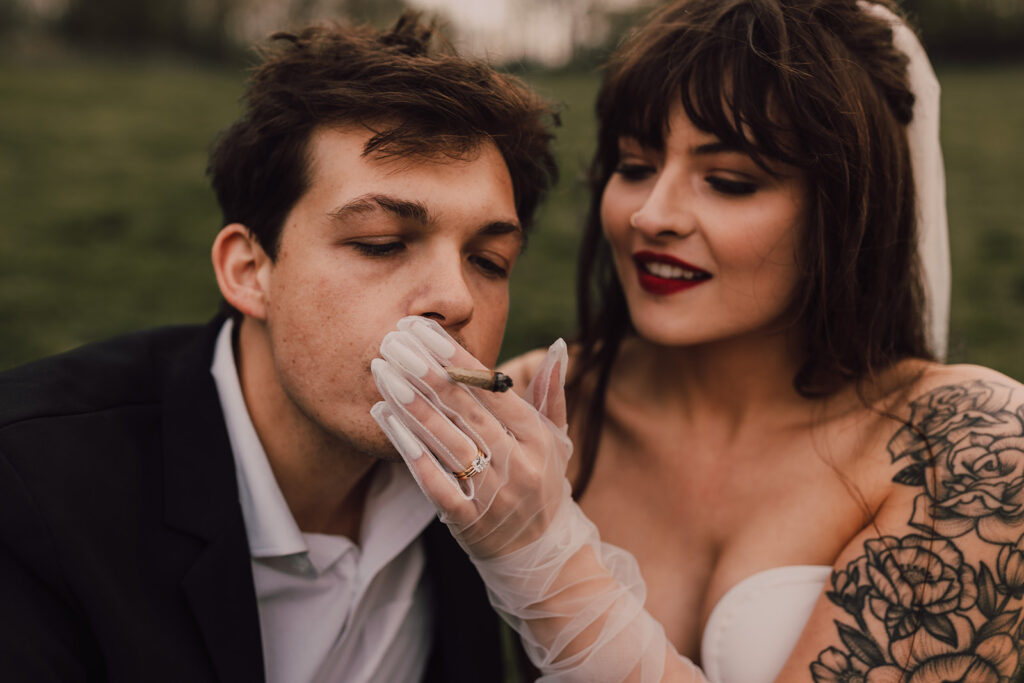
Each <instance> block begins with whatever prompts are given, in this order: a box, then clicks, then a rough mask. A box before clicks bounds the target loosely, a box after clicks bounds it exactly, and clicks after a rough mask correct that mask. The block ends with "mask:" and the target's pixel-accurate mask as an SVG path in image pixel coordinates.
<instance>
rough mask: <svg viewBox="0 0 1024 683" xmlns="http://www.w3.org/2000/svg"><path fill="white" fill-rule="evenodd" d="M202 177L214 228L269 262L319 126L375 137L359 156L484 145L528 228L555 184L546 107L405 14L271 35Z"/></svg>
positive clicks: (306, 180) (305, 181) (430, 153)
mask: <svg viewBox="0 0 1024 683" xmlns="http://www.w3.org/2000/svg"><path fill="white" fill-rule="evenodd" d="M262 56H263V60H262V62H261V63H260V64H259V65H258V66H257V67H256V68H255V70H254V71H253V73H252V75H251V77H250V79H249V81H248V84H247V88H246V91H245V94H244V96H243V98H242V101H243V105H244V111H243V114H242V116H241V118H239V120H238V121H236V122H235V123H234V124H233V125H232V126H231V127H230V128H228V129H227V130H226V131H224V132H223V133H221V135H220V136H219V137H218V139H217V140H216V142H215V144H214V147H213V150H212V152H211V154H210V162H209V166H208V169H207V173H208V174H209V176H210V179H211V183H212V185H213V189H214V191H215V192H216V194H217V200H218V202H219V203H220V207H221V211H222V212H223V218H224V224H225V225H227V224H229V223H241V224H243V225H245V226H246V227H247V228H248V229H249V230H250V231H251V233H252V234H253V235H254V236H255V237H256V239H257V240H258V241H259V243H260V245H261V246H262V247H263V249H264V250H265V251H266V253H267V254H268V255H269V256H270V258H271V259H273V258H275V257H276V255H277V248H278V244H279V239H280V233H281V229H282V227H283V223H284V219H285V217H286V216H287V215H288V213H289V212H290V211H291V209H292V207H293V206H294V205H295V203H296V202H297V201H298V200H299V199H300V198H301V197H302V195H303V194H304V193H305V192H306V190H307V189H308V188H309V184H310V168H309V151H308V143H309V140H310V137H311V135H312V133H313V131H314V130H315V129H317V128H319V127H322V126H332V125H341V124H357V125H364V126H366V127H367V128H368V129H370V130H372V131H374V133H375V134H374V135H373V136H372V137H371V138H370V139H369V141H368V142H367V143H366V146H365V149H364V154H367V155H374V156H375V157H378V158H379V157H407V156H410V157H416V156H418V157H425V158H437V157H449V158H453V159H462V158H468V157H470V156H471V155H473V154H474V153H476V151H477V150H478V148H479V146H480V145H481V144H482V143H486V142H493V143H494V144H495V146H496V147H497V148H498V150H499V151H500V152H501V155H502V157H503V158H504V160H505V164H506V165H507V167H508V171H509V175H510V176H511V179H512V187H513V191H514V194H515V204H516V212H517V214H518V217H519V220H520V222H521V223H522V225H523V228H524V229H526V228H528V227H529V225H530V224H531V222H532V219H533V215H534V212H535V210H536V208H537V205H538V203H539V202H540V200H541V198H542V196H543V194H544V193H545V192H546V191H547V189H548V188H549V187H550V185H551V184H552V183H553V182H554V180H555V178H556V173H557V171H556V166H555V160H554V157H553V155H552V153H551V149H550V143H551V140H552V133H551V130H550V127H551V125H554V124H557V117H556V116H555V114H554V112H553V111H552V110H551V108H550V107H549V106H548V105H547V103H545V102H544V101H543V100H541V99H540V98H539V97H537V96H536V95H535V94H533V93H532V92H531V91H530V90H529V89H528V88H527V87H526V86H525V85H524V84H523V83H522V82H521V81H520V80H518V79H516V78H514V77H512V76H508V75H504V74H500V73H498V72H497V71H495V70H494V69H493V68H492V67H490V66H488V65H487V64H485V63H483V62H478V61H473V60H469V59H464V58H462V57H459V56H458V55H456V54H455V53H454V51H452V50H451V49H450V48H449V47H448V46H447V45H445V44H441V41H440V40H439V39H438V38H437V37H436V36H435V29H434V27H433V26H432V25H427V24H424V23H422V22H421V21H420V19H419V16H418V14H416V13H413V12H407V13H406V14H403V15H402V17H401V18H399V20H398V21H397V22H396V23H395V25H394V26H393V27H392V28H391V29H389V30H387V31H383V32H380V31H377V30H375V29H373V28H371V27H368V26H362V27H348V26H341V25H338V24H331V25H317V26H311V27H309V28H306V29H304V30H302V31H299V32H298V33H277V34H275V35H273V36H271V40H270V42H269V44H268V45H267V46H266V47H265V48H264V49H263V51H262Z"/></svg>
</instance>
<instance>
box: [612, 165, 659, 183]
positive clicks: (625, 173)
mask: <svg viewBox="0 0 1024 683" xmlns="http://www.w3.org/2000/svg"><path fill="white" fill-rule="evenodd" d="M654 172H655V169H654V167H653V166H651V165H649V164H638V163H635V162H627V161H623V162H621V163H619V165H618V166H616V167H615V173H616V174H618V175H620V176H622V177H623V178H625V179H626V180H643V179H645V178H649V177H650V176H652V175H654Z"/></svg>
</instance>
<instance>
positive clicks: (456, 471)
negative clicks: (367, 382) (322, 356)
mask: <svg viewBox="0 0 1024 683" xmlns="http://www.w3.org/2000/svg"><path fill="white" fill-rule="evenodd" d="M381 355H382V356H383V357H384V358H383V360H382V359H376V360H374V362H373V364H372V370H373V375H374V378H375V379H376V382H377V386H378V388H379V389H380V392H381V395H382V396H383V397H384V400H383V401H382V402H380V403H378V404H376V405H375V406H374V407H373V410H372V414H373V416H374V418H375V419H376V420H377V423H378V424H379V425H380V426H381V428H382V429H383V430H384V432H385V433H386V434H387V435H388V438H390V439H391V442H392V443H393V444H394V446H395V448H396V449H397V450H398V452H399V453H400V454H401V455H402V457H403V458H404V460H405V462H406V464H407V465H408V466H409V469H410V471H411V472H412V474H413V476H414V477H415V478H416V481H417V482H418V483H419V485H420V487H421V488H422V489H423V491H424V493H425V494H426V495H427V497H428V498H429V499H430V500H431V501H432V502H433V503H434V505H435V506H436V507H437V509H438V512H439V516H440V518H441V520H442V521H443V522H445V523H446V524H447V525H448V527H449V529H450V530H451V532H452V534H453V536H455V538H456V539H457V540H458V542H459V544H460V545H461V546H462V547H463V548H464V549H465V550H466V552H467V553H468V554H469V556H470V558H471V560H472V561H473V563H474V565H475V566H476V567H477V570H478V571H479V572H480V575H481V577H482V578H483V580H484V582H485V583H486V584H487V588H488V592H489V595H490V599H491V604H492V605H493V606H494V607H495V609H496V610H497V611H498V612H499V613H500V614H501V615H502V617H503V618H504V619H505V620H506V621H507V622H508V623H509V624H510V625H511V626H512V627H513V628H514V629H515V630H516V631H518V632H519V634H520V636H521V637H522V640H523V644H524V647H525V649H526V652H527V654H528V655H529V657H530V659H531V661H532V662H533V663H534V665H535V666H537V667H538V668H539V669H540V670H541V671H542V672H543V674H544V676H543V677H542V679H541V680H543V681H587V682H588V683H589V682H592V681H626V680H629V681H645V682H646V681H661V680H680V681H691V680H704V678H703V676H702V675H701V674H700V672H699V671H698V670H697V669H696V667H694V666H693V665H692V664H691V663H690V662H689V660H686V659H684V658H682V657H680V656H679V655H678V654H676V653H675V650H674V649H673V648H672V647H671V645H670V644H669V643H668V642H667V640H666V638H665V634H664V631H663V629H662V627H661V625H660V624H658V623H657V622H656V621H655V620H654V619H653V618H652V617H651V616H650V615H649V614H648V613H647V612H646V611H645V610H644V598H645V587H644V583H643V579H642V578H641V576H640V572H639V568H638V567H637V564H636V561H635V560H634V558H633V556H632V555H630V554H629V553H627V552H625V551H624V550H622V549H620V548H616V547H615V546H611V545H609V544H606V543H601V540H600V537H599V535H598V532H597V528H596V527H595V526H594V525H593V523H591V521H590V520H589V519H587V517H586V516H585V515H584V514H583V512H582V510H580V508H579V506H578V505H576V503H575V502H574V501H573V500H572V497H571V491H570V486H569V482H568V481H567V480H566V478H565V469H566V463H567V462H568V460H569V457H570V455H571V454H572V443H571V442H570V441H569V439H568V437H567V435H566V426H565V398H564V393H563V390H562V385H563V383H564V380H565V370H566V365H567V362H568V356H567V351H566V347H565V343H564V342H563V341H562V340H558V341H557V342H555V343H554V344H553V345H552V346H551V348H550V349H549V350H548V354H547V356H546V357H545V359H544V361H543V363H541V366H540V369H539V370H538V372H537V374H536V375H535V377H534V380H533V382H532V383H531V385H530V388H529V390H528V392H527V395H528V396H529V397H530V398H531V401H532V403H530V402H527V401H524V400H523V399H521V398H519V397H518V396H517V395H515V394H514V393H512V392H508V393H492V392H489V391H486V390H483V389H476V388H469V387H467V386H465V385H463V384H457V383H455V382H453V381H452V380H451V379H450V378H449V375H448V373H447V371H446V370H445V368H446V367H462V368H469V369H476V370H485V368H484V366H482V365H481V364H480V363H479V362H478V361H477V360H476V359H475V358H473V356H472V355H470V354H469V353H468V352H467V351H466V350H465V349H463V348H462V347H460V346H459V345H458V344H457V343H456V342H455V341H454V340H453V339H451V337H449V336H448V335H447V334H446V333H445V332H444V330H443V329H442V328H441V327H440V326H439V325H437V324H436V323H434V322H433V321H431V320H429V319H426V318H420V317H410V318H404V319H402V320H401V321H400V322H399V323H398V331H396V332H392V333H390V334H388V335H387V337H385V338H384V341H383V342H382V343H381ZM535 406H536V407H535Z"/></svg>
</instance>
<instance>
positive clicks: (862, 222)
mask: <svg viewBox="0 0 1024 683" xmlns="http://www.w3.org/2000/svg"><path fill="white" fill-rule="evenodd" d="M894 26H895V35H896V39H895V41H894V38H893V35H894ZM894 42H896V43H900V44H901V45H902V47H901V45H900V44H897V45H894ZM908 45H909V47H908ZM915 50H916V51H918V52H919V51H920V48H919V46H917V44H916V41H913V40H911V39H910V36H909V32H908V30H907V29H906V27H905V26H903V25H902V24H900V23H899V21H898V20H897V19H896V17H895V16H894V14H893V12H892V7H891V6H890V5H889V4H888V3H877V4H872V3H861V4H857V3H855V2H852V1H850V0H679V1H677V2H675V3H673V4H671V5H670V6H668V7H666V8H664V9H662V10H660V11H659V12H657V13H655V14H654V15H653V16H652V17H651V18H650V19H649V20H648V21H647V22H646V23H645V24H644V25H643V26H642V27H640V28H639V29H638V30H637V31H636V32H634V34H633V35H632V36H631V37H630V38H629V40H628V41H627V42H626V44H625V45H624V46H623V47H622V48H621V49H620V51H619V53H618V54H617V56H616V57H615V58H614V59H613V60H612V63H611V66H610V68H609V70H608V73H607V77H606V80H605V83H604V87H603V89H602V92H601V94H600V96H599V101H598V118H599V125H600V133H599V140H598V151H597V156H596V161H595V164H594V173H593V183H594V201H593V205H592V212H591V218H590V221H589V223H588V228H587V233H586V235H585V239H584V247H583V252H582V260H581V264H582V268H581V271H582V273H581V286H580V306H581V309H580V310H581V316H580V317H581V323H582V334H581V339H580V343H579V344H578V345H575V346H574V347H573V349H572V354H571V360H568V361H567V359H566V356H565V355H564V353H563V352H562V351H561V350H560V349H559V347H558V346H557V345H556V346H555V347H552V349H551V350H550V351H549V352H548V353H547V354H534V355H528V356H526V357H524V358H522V359H519V360H517V361H514V362H513V363H511V364H510V366H509V367H508V368H507V369H506V370H507V372H508V373H509V374H511V375H513V376H514V378H515V380H516V382H517V384H518V385H520V386H524V385H525V382H526V378H527V377H529V376H533V377H535V379H534V382H533V384H532V385H531V387H530V389H529V391H528V392H527V397H528V399H529V401H530V403H532V404H533V405H535V406H537V408H538V409H539V412H540V413H541V414H542V415H543V416H544V417H543V418H541V417H537V414H536V413H534V412H533V411H531V410H530V409H529V407H528V406H527V404H526V403H525V402H522V401H517V400H516V399H515V398H514V397H511V396H502V395H494V394H489V393H487V392H483V391H479V390H476V389H472V390H470V389H466V388H464V387H462V386H457V385H453V384H451V383H450V382H447V381H446V377H447V376H446V375H445V373H444V371H443V369H442V368H443V366H449V365H456V366H470V367H473V366H474V361H473V359H472V358H471V357H469V356H468V354H466V353H465V352H464V351H463V350H462V349H459V348H458V347H457V346H456V345H454V344H453V343H452V342H451V341H450V340H448V339H446V338H445V337H443V336H442V334H443V332H442V331H441V328H440V327H439V326H434V325H432V324H431V323H429V322H426V321H423V320H405V321H403V322H402V323H400V325H399V328H400V331H399V332H396V333H393V334H392V335H389V336H388V338H386V339H385V341H384V343H383V344H382V348H381V350H382V355H383V356H384V358H385V359H386V360H384V361H378V362H376V363H375V367H374V373H375V375H376V376H377V380H378V386H379V387H380V388H381V392H382V394H383V395H384V397H385V403H382V404H378V407H377V408H375V410H374V414H375V416H376V417H377V419H378V422H380V424H381V425H382V427H383V428H384V429H385V431H386V432H388V434H389V435H390V436H391V438H392V441H393V442H395V444H396V447H397V448H398V449H399V451H400V452H401V453H402V455H403V456H404V457H405V458H406V460H407V462H408V464H409V465H410V468H411V469H412V471H413V473H414V474H415V475H416V476H417V478H418V480H419V481H420V483H421V486H422V487H423V488H424V490H425V491H426V492H427V494H428V496H430V497H431V499H432V500H434V502H435V503H436V504H437V505H438V507H439V509H440V510H441V511H442V517H443V518H444V519H445V520H446V521H447V522H448V523H449V526H450V527H451V529H452V531H453V533H454V534H455V535H456V537H457V538H458V539H459V540H460V542H461V543H462V544H463V546H464V547H465V548H466V549H467V551H468V552H469V553H470V555H471V556H472V557H473V559H474V562H475V563H476V565H477V567H478V569H479V570H480V572H481V575H482V576H483V577H484V579H485V581H487V583H488V586H489V589H490V591H491V597H492V603H494V604H495V606H496V608H497V609H499V611H500V612H502V614H503V615H504V616H505V618H506V619H507V620H508V621H509V623H511V624H512V625H513V627H515V628H516V629H517V630H518V631H520V633H521V634H522V635H523V638H524V642H525V643H526V645H527V649H528V651H529V653H530V655H531V658H532V659H533V661H534V663H535V664H537V665H538V667H539V668H540V669H541V670H542V672H544V673H545V674H546V675H547V676H550V677H551V680H580V681H590V680H627V679H628V680H691V679H694V678H697V677H699V676H701V674H700V672H698V671H697V670H696V669H695V668H694V664H693V663H691V662H696V663H699V664H700V666H701V667H702V669H703V671H704V674H706V675H707V677H708V678H709V679H710V680H713V681H716V682H719V683H733V682H736V683H739V682H751V681H769V680H773V679H777V680H815V681H834V680H870V681H896V680H910V681H940V680H992V681H1005V680H1011V679H1012V680H1018V678H1017V677H1019V676H1021V675H1022V660H1024V657H1022V653H1021V651H1020V647H1021V646H1020V643H1021V642H1022V641H1024V626H1022V624H1021V623H1020V608H1021V607H1022V605H1024V491H1022V489H1024V387H1022V386H1021V385H1020V384H1019V383H1017V382H1015V381H1013V380H1011V379H1009V378H1007V377H1004V376H1002V375H999V374H998V373H996V372H994V371H991V370H987V369H984V368H978V367H966V366H960V367H951V366H943V365H941V364H939V363H937V362H936V361H935V358H936V356H937V355H940V354H941V351H942V349H941V346H942V342H943V341H944V336H943V334H944V333H942V332H941V330H942V329H943V328H944V325H945V317H944V316H945V311H944V308H943V302H944V298H943V297H944V293H943V291H942V287H943V284H942V281H943V276H942V274H941V270H942V269H941V267H940V268H939V269H938V270H939V271H940V274H939V275H938V276H937V277H929V278H928V282H927V284H925V283H924V281H923V280H924V279H925V278H923V277H922V274H921V271H920V266H919V259H918V253H919V251H920V252H921V253H922V254H924V255H925V259H924V260H925V262H926V263H932V262H933V261H934V259H933V258H932V257H930V256H928V254H929V253H931V252H933V251H936V252H939V256H940V257H941V236H942V235H943V234H944V225H942V224H941V223H942V220H943V219H942V217H941V211H939V212H936V211H935V210H934V208H935V207H936V206H941V199H942V197H941V194H942V193H941V167H940V166H939V165H938V164H939V163H940V159H938V158H937V156H936V153H937V152H936V150H935V147H934V144H935V143H934V139H933V140H932V141H931V143H930V144H931V145H932V146H931V147H928V144H929V141H928V139H927V138H928V135H927V134H924V136H923V138H922V139H923V140H924V143H925V144H924V145H922V144H920V141H917V142H914V140H915V139H916V137H917V136H919V133H920V131H919V129H920V127H921V126H922V125H923V126H924V127H925V128H927V127H928V126H929V125H932V126H934V123H935V121H937V112H936V111H935V110H934V102H935V97H936V96H937V92H927V91H926V90H927V89H928V88H934V87H935V86H934V84H933V83H932V84H930V83H929V82H928V81H927V79H924V80H922V79H921V78H920V77H915V76H914V70H915V69H916V71H917V72H920V71H921V69H922V68H923V69H924V71H926V72H928V73H930V70H928V69H927V64H926V63H924V64H923V65H922V60H923V55H920V56H919V57H918V63H917V64H916V66H915V65H914V64H912V65H911V72H912V73H911V79H912V80H913V81H914V83H913V85H914V87H913V88H911V86H910V84H909V83H908V75H907V71H908V69H907V54H906V53H907V52H911V51H915ZM911 56H913V55H911ZM926 75H927V74H926ZM915 97H916V98H917V99H918V104H919V106H918V107H917V108H915V107H914V102H915ZM922 104H924V106H923V108H922V106H921V105H922ZM929 107H931V109H929ZM915 117H916V118H917V121H915V122H914V124H913V126H911V132H909V133H908V127H907V126H908V124H909V123H910V122H911V121H912V119H914V118H915ZM914 126H916V127H917V129H915V128H914ZM934 133H935V131H934V128H932V137H933V138H934ZM908 136H909V138H910V139H911V141H912V142H914V144H912V145H911V144H908ZM912 156H913V157H914V163H915V164H916V165H913V168H912V161H911V158H912ZM915 176H916V178H915ZM915 179H916V180H917V181H918V182H917V191H915V182H914V181H915ZM915 201H920V202H921V207H920V208H921V210H920V211H919V212H915V210H914V207H915ZM929 207H931V208H929ZM917 213H920V216H919V217H918V216H917V215H916V214H917ZM918 223H920V225H918ZM918 229H920V231H921V237H920V238H919V236H918ZM936 235H938V236H939V238H937V237H936ZM936 244H938V245H940V246H939V247H936V246H935V245H936ZM939 261H941V258H940V259H939ZM946 284H948V282H947V283H946ZM595 292H596V293H597V296H596V298H595V297H594V296H593V294H594V293H595ZM925 292H928V293H929V294H930V295H931V298H930V300H931V301H932V307H931V312H930V313H926V304H925V302H926V296H925ZM929 329H930V330H931V332H930V333H929ZM929 337H930V338H931V343H929ZM542 358H543V359H542ZM567 362H568V365H569V376H570V378H571V379H570V381H569V385H568V391H569V397H570V407H571V413H570V419H569V424H570V425H571V429H570V431H569V436H570V437H571V441H572V443H574V444H576V449H577V457H576V458H573V459H572V460H571V461H568V457H569V453H570V452H571V450H572V447H571V445H570V444H568V442H567V441H566V440H565V439H564V437H563V435H562V433H561V432H560V431H559V429H558V427H557V425H562V424H564V414H565V408H564V404H563V403H562V401H561V394H560V392H559V388H560V386H561V382H560V380H561V376H562V375H563V374H564V372H565V368H566V364H567ZM424 453H430V454H432V455H433V457H430V458H422V457H421V456H422V455H423V454H424ZM567 461H568V473H567V474H568V479H569V481H571V482H573V485H574V487H575V494H576V497H577V499H578V501H579V505H578V506H577V505H575V504H574V503H572V502H571V501H570V499H569V494H568V485H567V484H565V480H563V479H562V477H561V473H562V471H563V468H564V467H565V463H566V462H567ZM449 472H450V473H452V474H454V475H455V476H454V478H453V477H452V476H451V474H449ZM591 521H592V522H593V524H594V525H596V529H595V528H594V526H593V525H591V523H590V522H591ZM597 530H599V534H600V537H599V538H598V532H597ZM602 542H603V543H602ZM618 548H622V549H625V551H628V554H627V553H623V552H622V551H620V550H618ZM633 557H635V561H636V563H638V565H639V572H638V571H637V568H636V564H635V563H634V562H633ZM641 573H642V577H643V579H640V575H641ZM644 585H646V593H645V592H644ZM546 680H547V679H546Z"/></svg>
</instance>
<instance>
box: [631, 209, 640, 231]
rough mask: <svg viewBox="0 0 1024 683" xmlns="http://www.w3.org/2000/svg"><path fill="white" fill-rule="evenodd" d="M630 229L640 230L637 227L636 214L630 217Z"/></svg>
mask: <svg viewBox="0 0 1024 683" xmlns="http://www.w3.org/2000/svg"><path fill="white" fill-rule="evenodd" d="M629 227H631V228H633V229H634V230H637V229H638V228H637V225H636V214H635V213H634V214H633V215H631V216H630V217H629Z"/></svg>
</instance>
